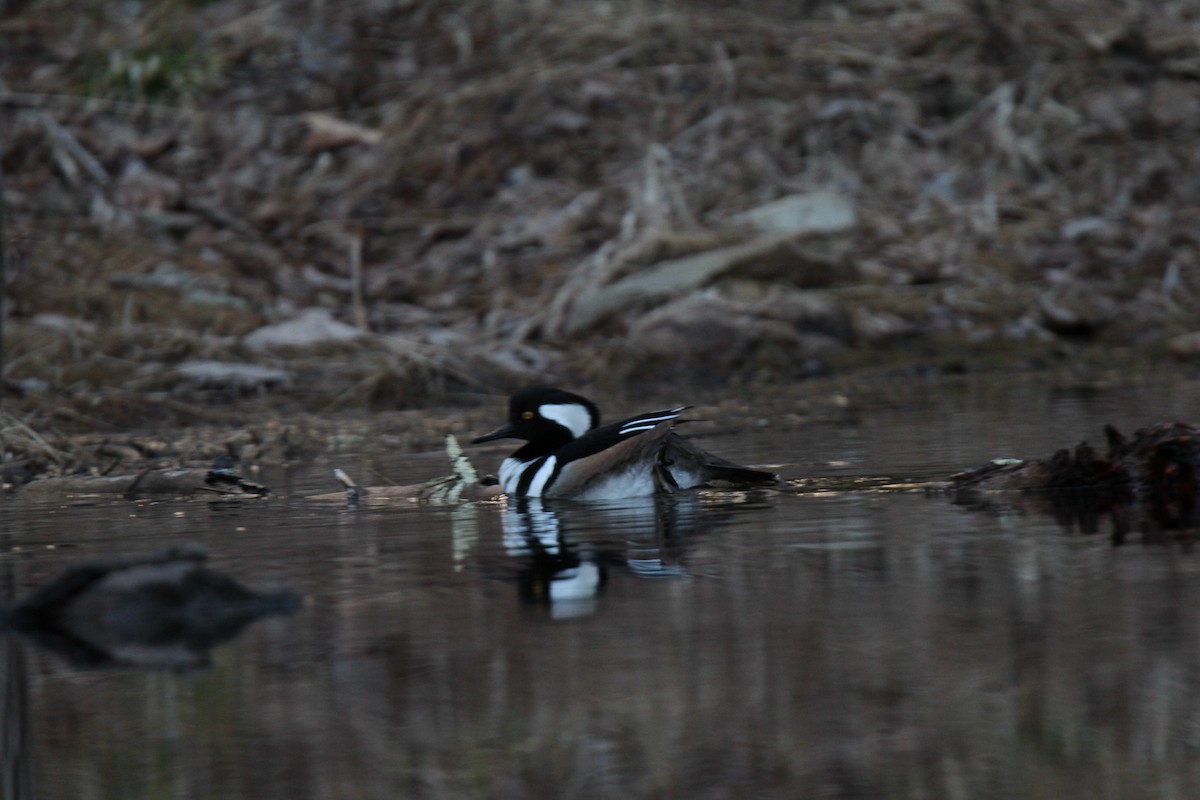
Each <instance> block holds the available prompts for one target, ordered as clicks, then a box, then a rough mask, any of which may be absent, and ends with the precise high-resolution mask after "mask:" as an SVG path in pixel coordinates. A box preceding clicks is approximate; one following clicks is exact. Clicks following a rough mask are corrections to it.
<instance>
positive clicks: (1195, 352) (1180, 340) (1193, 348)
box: [1167, 331, 1200, 361]
mask: <svg viewBox="0 0 1200 800" xmlns="http://www.w3.org/2000/svg"><path fill="white" fill-rule="evenodd" d="M1167 346H1168V347H1170V348H1171V355H1173V356H1175V357H1176V358H1178V359H1181V360H1184V361H1188V360H1192V359H1197V358H1200V331H1193V332H1192V333H1184V334H1181V335H1179V336H1176V337H1175V338H1174V339H1172V340H1171V341H1170V342H1169V343H1168V345H1167Z"/></svg>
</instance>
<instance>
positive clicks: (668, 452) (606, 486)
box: [471, 386, 778, 500]
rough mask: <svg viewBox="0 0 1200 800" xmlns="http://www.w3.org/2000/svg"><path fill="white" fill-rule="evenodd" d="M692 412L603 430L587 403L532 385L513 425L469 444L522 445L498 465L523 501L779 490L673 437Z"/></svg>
mask: <svg viewBox="0 0 1200 800" xmlns="http://www.w3.org/2000/svg"><path fill="white" fill-rule="evenodd" d="M688 408H689V406H676V407H675V408H666V409H663V410H661V411H651V412H649V413H647V414H639V415H637V416H636V417H630V418H629V419H627V420H624V421H622V422H617V423H614V424H612V425H605V426H604V427H603V428H601V427H598V426H599V424H600V410H599V409H598V408H596V405H595V404H594V403H593V402H592V401H590V400H588V399H587V398H585V397H580V396H579V395H577V394H572V393H571V392H566V391H563V390H562V389H551V388H549V387H545V386H531V387H529V388H526V389H522V390H521V391H519V392H517V393H516V394H514V395H513V396H512V397H511V398H510V399H509V404H508V422H507V423H505V424H504V425H502V426H500V427H499V428H497V429H496V430H494V431H492V432H491V433H488V434H485V435H483V436H480V437H478V438H476V439H475V440H473V441H472V442H471V444H479V443H480V442H490V441H492V440H494V439H524V440H525V442H526V444H525V446H523V447H522V448H521V449H519V450H517V452H515V453H513V454H512V455H511V456H509V457H508V458H506V459H504V461H503V463H501V464H500V488H501V489H503V490H504V492H505V493H506V494H508V495H513V496H518V497H570V498H573V499H577V500H613V499H618V498H624V497H644V496H647V495H653V494H656V493H659V492H673V491H677V490H679V489H692V488H695V487H697V486H706V485H712V484H722V485H727V486H732V487H734V488H745V487H750V486H767V485H773V484H775V483H776V482H777V481H778V477H777V476H776V475H775V474H774V473H772V472H766V471H763V470H757V469H750V468H748V467H743V466H741V465H739V464H734V463H733V462H732V461H726V460H725V459H723V458H719V457H717V456H714V455H712V454H711V453H707V452H705V451H704V450H702V449H700V448H699V447H697V446H696V445H694V444H692V443H691V442H689V441H688V440H687V439H684V438H683V437H681V436H680V435H679V434H677V433H675V432H674V430H673V429H674V427H675V425H677V424H678V423H679V421H680V420H679V415H680V414H682V413H683V412H684V411H685V410H687V409H688Z"/></svg>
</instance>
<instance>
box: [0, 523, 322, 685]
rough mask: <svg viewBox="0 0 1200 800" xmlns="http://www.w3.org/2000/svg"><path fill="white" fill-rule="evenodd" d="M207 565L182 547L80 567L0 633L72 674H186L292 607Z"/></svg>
mask: <svg viewBox="0 0 1200 800" xmlns="http://www.w3.org/2000/svg"><path fill="white" fill-rule="evenodd" d="M206 559H207V554H206V552H205V551H204V549H203V548H202V547H200V546H198V545H180V546H175V547H168V548H165V549H163V550H160V551H156V552H152V553H140V554H135V555H128V556H120V557H116V558H110V559H97V560H92V561H86V562H83V563H80V564H77V565H75V566H73V567H71V568H69V569H67V570H66V571H65V572H64V573H63V574H62V575H60V576H59V577H58V578H56V579H55V580H53V581H51V582H49V583H47V584H45V585H43V586H41V587H39V588H38V589H36V590H34V591H33V592H30V593H29V594H28V595H26V596H25V597H23V598H21V599H19V600H17V602H15V603H14V604H13V605H12V606H10V607H9V608H8V609H6V610H4V611H3V612H2V613H0V630H7V631H10V632H13V633H16V634H19V635H21V636H22V637H24V638H26V639H28V640H31V641H34V642H36V643H37V644H39V645H41V646H43V647H45V648H47V649H49V650H52V651H54V652H55V653H57V654H58V655H60V656H62V657H63V658H64V659H65V660H67V661H68V662H69V663H71V664H72V665H73V666H75V667H79V668H87V669H96V668H115V667H120V668H136V669H173V670H188V669H196V668H199V667H204V666H207V665H208V663H209V651H210V650H211V649H212V648H213V647H215V646H216V645H218V644H220V643H221V642H224V641H227V640H229V639H232V638H233V637H234V636H236V635H237V633H238V632H239V631H240V630H241V629H242V628H244V627H245V626H246V625H248V624H249V623H250V622H252V621H254V620H255V619H258V618H260V617H264V616H269V615H274V614H288V613H291V612H293V611H294V610H295V609H296V608H297V606H298V605H299V598H298V597H297V596H296V594H294V593H293V592H290V591H280V592H275V593H265V594H260V593H257V592H253V591H251V590H249V589H247V588H245V587H244V586H242V585H241V584H239V583H238V582H237V581H234V580H233V579H232V578H229V577H227V576H225V575H222V574H221V573H219V572H215V571H213V570H210V569H208V568H207V567H205V566H204V562H205V560H206Z"/></svg>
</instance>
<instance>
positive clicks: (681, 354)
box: [628, 291, 849, 371]
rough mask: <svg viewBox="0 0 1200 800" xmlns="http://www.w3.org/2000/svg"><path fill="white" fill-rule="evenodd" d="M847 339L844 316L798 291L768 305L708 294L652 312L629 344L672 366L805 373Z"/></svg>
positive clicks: (829, 301)
mask: <svg viewBox="0 0 1200 800" xmlns="http://www.w3.org/2000/svg"><path fill="white" fill-rule="evenodd" d="M847 335H849V324H848V320H847V318H846V315H845V313H844V311H843V310H842V308H841V306H840V304H838V303H837V302H836V300H834V299H833V298H832V297H830V296H828V295H822V294H820V293H817V292H799V291H797V292H793V293H789V294H788V295H787V296H785V297H780V298H777V299H776V300H774V301H773V302H769V303H765V302H764V303H740V302H737V301H733V300H729V299H726V298H723V297H721V296H719V295H718V294H717V293H715V292H712V291H708V292H703V293H699V294H692V295H689V296H687V297H682V298H680V299H678V300H675V301H672V302H670V303H667V304H666V305H664V306H662V307H661V308H658V309H655V310H654V311H652V312H650V313H649V314H647V315H646V316H644V317H642V318H641V319H639V320H637V321H636V322H635V323H634V324H633V325H632V326H631V327H630V331H629V335H628V340H629V342H630V343H631V344H633V345H634V346H635V347H637V348H638V350H639V351H641V353H642V354H643V355H644V356H645V357H647V358H648V359H649V360H651V361H653V360H659V361H663V362H668V363H670V364H673V365H684V366H695V365H700V364H703V365H704V366H705V368H706V369H716V370H719V369H723V368H733V367H738V368H742V367H745V366H746V365H747V364H748V363H751V364H760V365H761V364H769V365H771V366H775V367H781V368H796V367H799V368H801V369H802V370H805V371H807V370H808V369H809V366H808V365H809V364H810V362H812V361H813V360H814V359H819V358H820V357H821V356H822V355H824V354H826V353H828V352H830V351H831V350H835V349H838V348H840V347H842V346H843V343H844V341H845V337H846V336H847Z"/></svg>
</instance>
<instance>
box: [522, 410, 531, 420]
mask: <svg viewBox="0 0 1200 800" xmlns="http://www.w3.org/2000/svg"><path fill="white" fill-rule="evenodd" d="M521 419H533V412H532V411H526V412H525V413H523V414H522V415H521Z"/></svg>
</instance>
